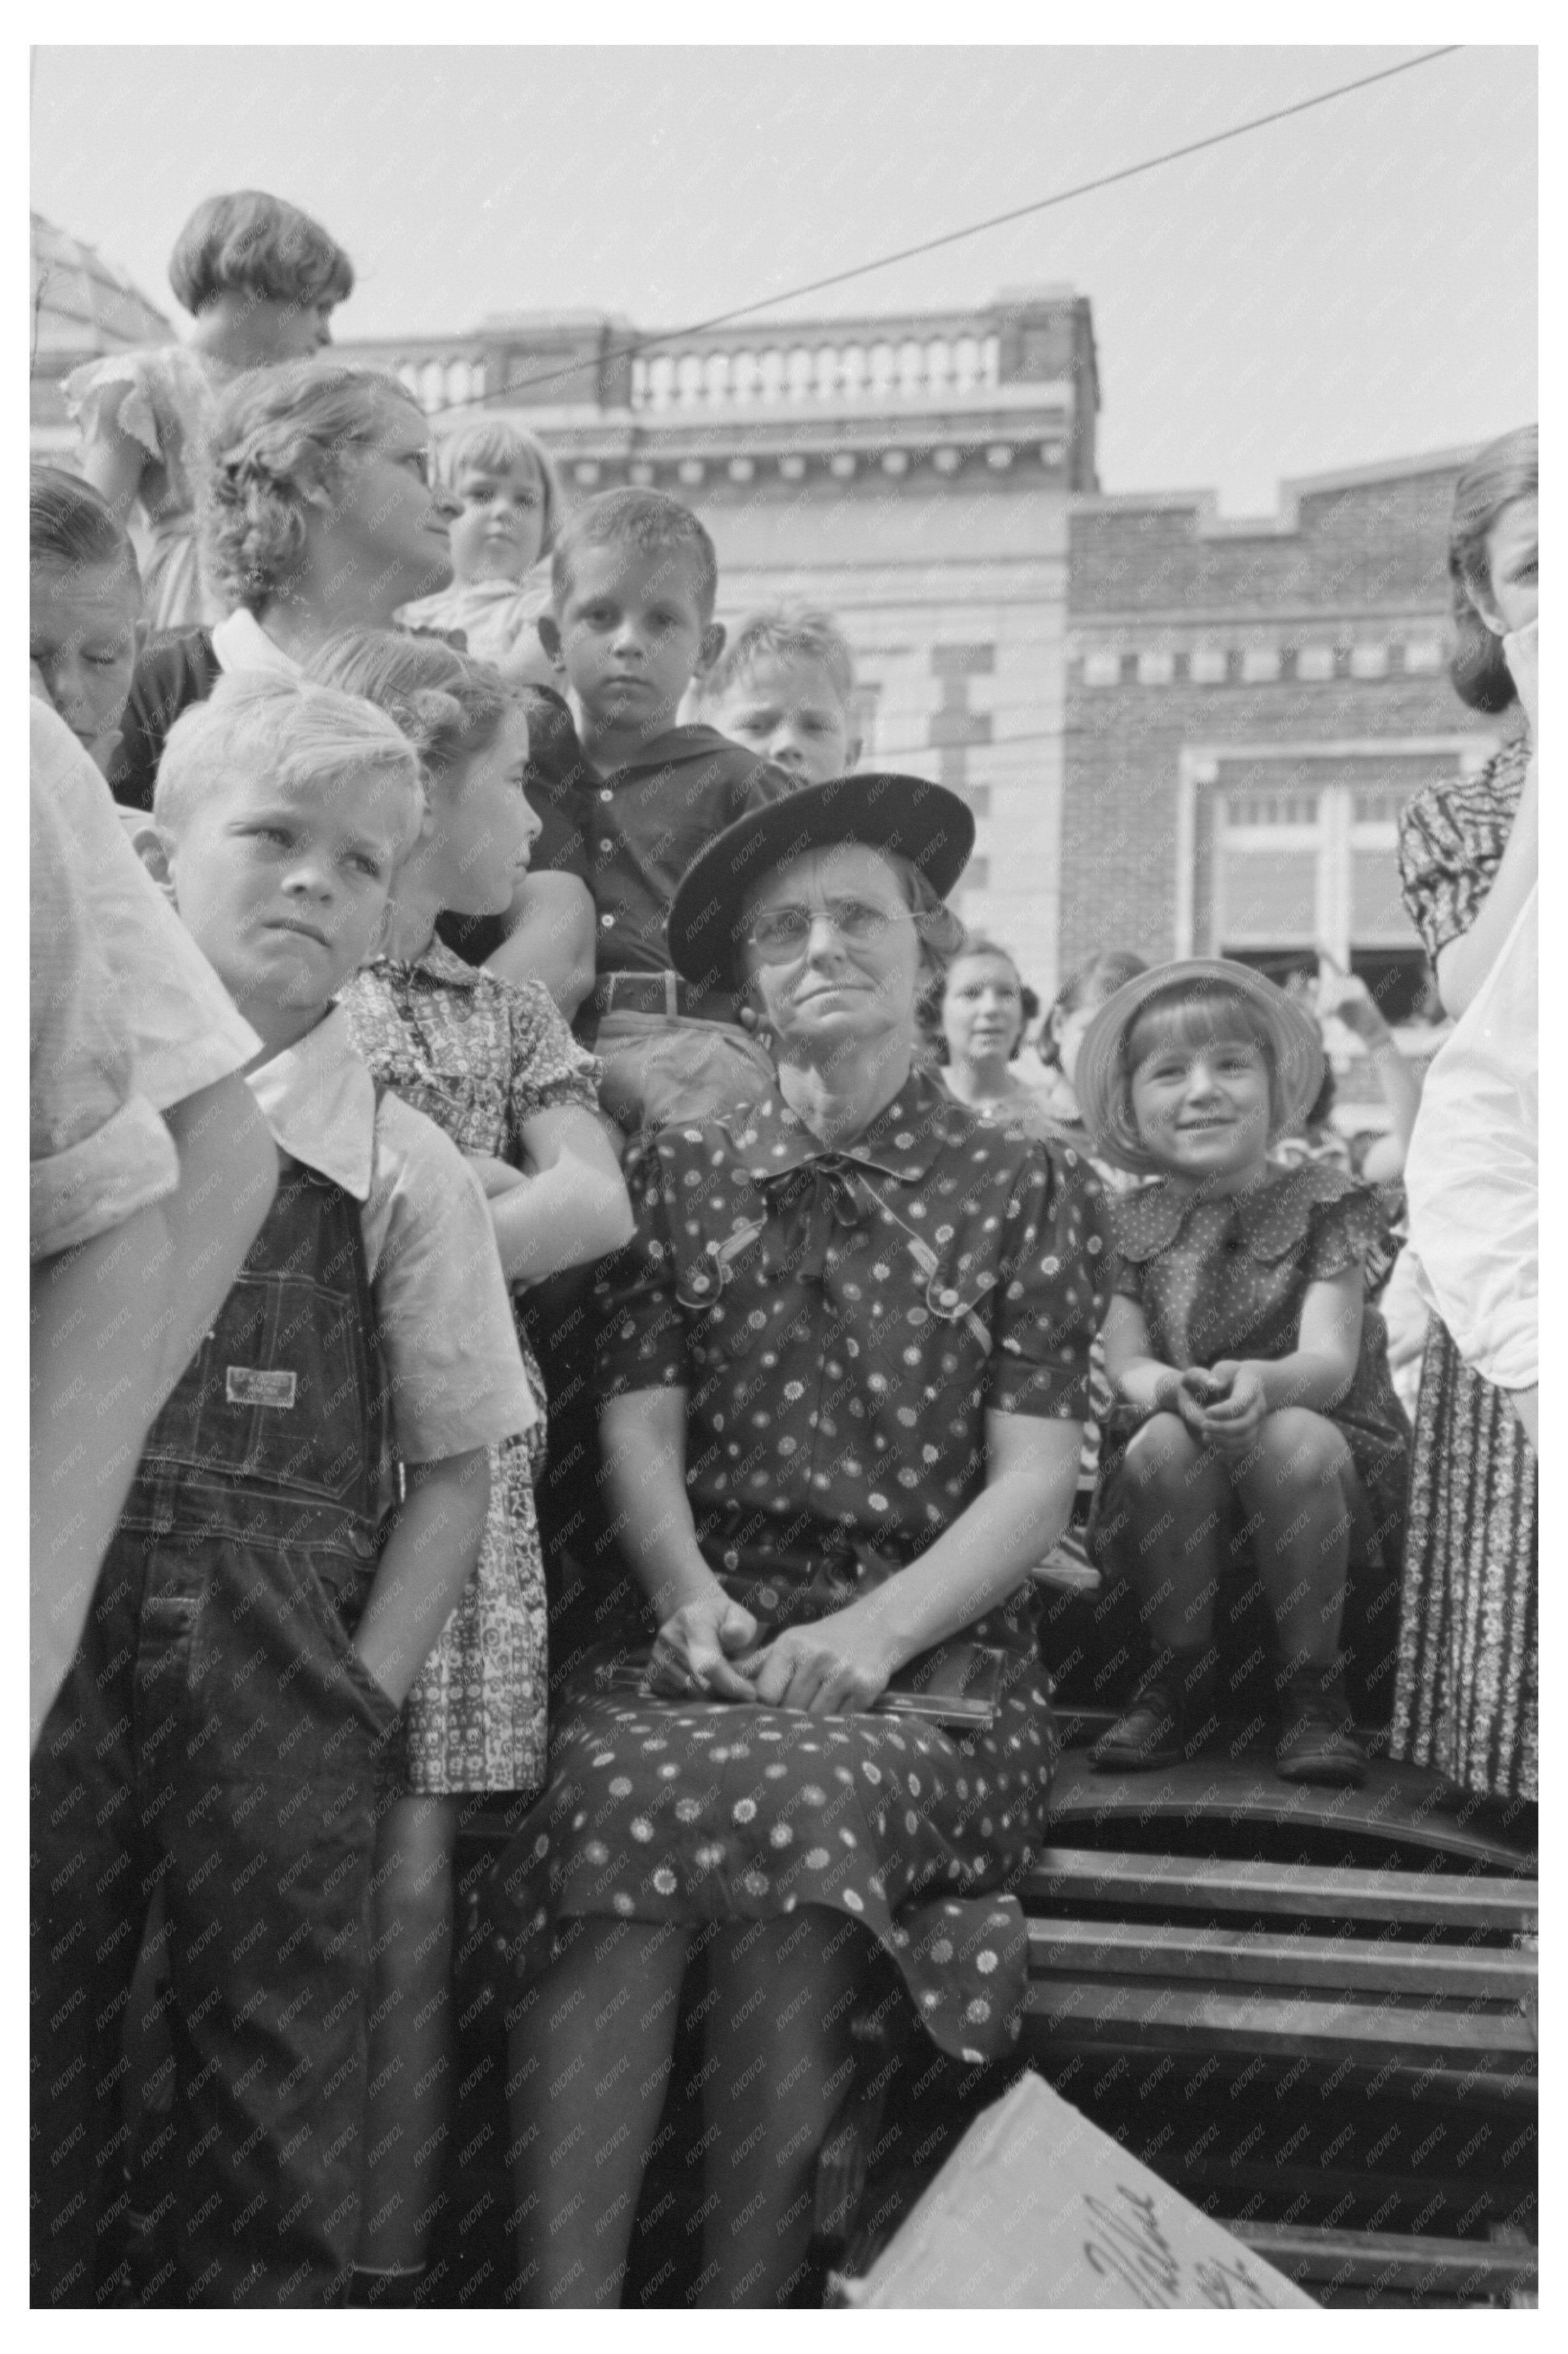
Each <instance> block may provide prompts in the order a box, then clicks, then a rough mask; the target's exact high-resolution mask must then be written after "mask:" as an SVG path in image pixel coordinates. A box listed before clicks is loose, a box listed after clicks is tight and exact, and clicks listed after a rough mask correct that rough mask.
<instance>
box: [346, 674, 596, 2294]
mask: <svg viewBox="0 0 1568 2354" xmlns="http://www.w3.org/2000/svg"><path fill="white" fill-rule="evenodd" d="M311 670H312V675H313V676H315V677H318V678H320V679H322V680H323V681H325V682H326V683H327V684H331V685H334V686H338V687H341V688H343V689H344V691H345V692H347V693H348V694H351V695H365V696H366V698H367V699H368V700H369V701H371V702H373V703H376V704H377V705H380V707H381V708H382V709H383V710H385V711H387V712H388V713H390V715H391V716H392V717H393V718H395V719H396V720H397V723H398V725H399V726H401V727H402V729H403V731H404V733H405V734H406V735H407V736H408V737H409V738H410V740H411V741H412V742H413V744H414V746H415V748H416V749H417V750H418V754H419V757H420V760H421V763H422V765H423V767H424V770H425V775H426V779H427V790H428V792H429V803H430V826H429V832H427V833H426V834H425V835H424V836H423V838H422V839H421V840H420V842H419V843H418V844H417V845H416V847H415V849H414V850H413V852H412V853H411V854H410V855H409V857H408V861H407V862H406V863H405V864H404V865H403V866H402V867H401V868H400V870H399V872H398V877H397V893H396V896H395V899H394V905H393V911H392V916H391V918H390V929H389V937H388V942H387V953H386V954H385V955H383V956H381V957H378V958H377V959H376V962H375V963H374V964H373V965H371V966H369V967H368V968H367V969H366V970H364V971H363V972H361V973H359V974H358V975H356V977H355V981H354V983H353V985H352V986H351V988H350V989H349V991H347V992H346V997H345V1002H346V1004H347V1008H348V1013H349V1020H350V1023H351V1024H352V1027H353V1031H354V1040H355V1046H356V1047H357V1048H358V1050H359V1052H360V1054H361V1055H363V1056H364V1058H365V1060H366V1062H367V1063H368V1064H369V1066H370V1067H371V1069H372V1071H373V1072H374V1073H375V1075H376V1079H377V1080H378V1081H379V1082H381V1083H382V1084H383V1085H384V1086H386V1087H390V1088H391V1089H392V1090H393V1092H394V1093H395V1094H397V1095H399V1096H401V1097H403V1099H404V1101H405V1102H407V1103H411V1104H414V1105H415V1106H417V1108H418V1109H419V1110H420V1111H422V1112H424V1113H426V1114H427V1115H428V1116H429V1118H430V1119H433V1120H434V1121H435V1122H436V1124H437V1126H438V1127H440V1128H442V1129H445V1130H446V1132H447V1134H448V1135H449V1136H450V1138H451V1139H452V1141H453V1142H454V1143H455V1144H457V1145H458V1146H460V1147H461V1150H463V1151H464V1152H465V1153H467V1154H468V1155H469V1157H470V1158H471V1160H473V1161H476V1162H477V1164H478V1166H479V1169H480V1172H481V1175H482V1178H483V1180H484V1184H485V1190H486V1192H487V1193H488V1194H489V1195H490V1201H491V1212H492V1215H493V1220H494V1225H495V1237H496V1242H497V1245H498V1246H499V1248H500V1252H501V1260H502V1266H503V1269H504V1272H505V1274H506V1277H507V1279H508V1281H509V1282H510V1283H512V1284H513V1285H514V1286H517V1287H520V1288H521V1287H524V1286H526V1285H529V1284H532V1283H536V1282H538V1281H539V1280H540V1279H541V1278H544V1277H545V1276H547V1275H552V1274H554V1273H556V1270H557V1269H559V1268H561V1267H575V1266H581V1265H584V1264H587V1263H588V1262H590V1261H592V1260H594V1259H597V1258H599V1257H603V1255H604V1254H605V1253H606V1252H607V1251H611V1250H614V1249H616V1248H618V1247H619V1246H620V1244H622V1243H623V1242H624V1241H625V1240H626V1237H627V1235H628V1234H629V1233H630V1223H631V1221H630V1208H629V1205H628V1203H627V1198H626V1189H625V1186H624V1183H623V1182H622V1180H621V1176H620V1169H619V1166H618V1165H617V1161H616V1157H615V1154H614V1152H613V1150H611V1148H610V1146H609V1143H608V1142H607V1141H606V1140H605V1137H604V1136H603V1134H602V1132H601V1130H600V1129H599V1121H598V1117H597V1113H598V1106H597V1098H596V1096H595V1092H594V1081H595V1078H596V1076H597V1073H598V1066H597V1064H595V1063H594V1062H593V1060H592V1059H591V1058H590V1057H589V1056H588V1055H585V1054H584V1053H583V1052H582V1050H581V1049H580V1048H579V1047H578V1046H577V1045H576V1044H574V1043H573V1040H572V1038H571V1035H570V1034H569V1032H568V1031H567V1027H566V1025H565V1023H563V1022H562V1020H561V1018H560V1015H559V1014H558V1013H556V1009H555V1006H554V1005H553V1003H552V1002H551V1001H550V999H549V997H548V995H547V994H546V991H544V989H543V988H541V987H540V986H539V984H538V983H537V982H535V981H519V982H515V983H514V982H508V981H500V980H498V979H497V978H496V977H495V975H494V974H493V973H490V972H488V971H485V970H476V969H475V968H474V967H473V966H471V965H468V964H465V963H464V962H463V961H462V960H461V957H458V956H455V955H454V954H453V952H452V951H451V949H449V948H446V947H445V946H444V945H443V944H442V942H441V941H440V939H439V938H437V937H436V930H435V924H436V917H437V915H438V913H439V912H440V910H442V909H443V908H455V909H456V910H457V911H458V912H460V913H461V914H465V915H470V914H472V915H481V914H485V913H488V912H491V911H493V909H495V908H496V907H498V906H500V907H504V906H505V905H506V904H507V903H508V902H509V900H510V897H511V894H512V889H513V885H514V882H515V880H516V877H517V874H518V872H519V871H520V869H521V868H523V867H525V866H526V864H527V857H528V849H529V845H530V843H532V841H533V839H534V837H535V835H536V833H537V832H538V829H539V821H538V819H537V817H536V816H535V813H534V811H532V810H531V809H530V808H529V807H528V804H527V802H526V801H524V797H523V776H524V768H525V766H526V762H527V758H528V723H527V720H526V718H525V716H524V714H523V712H522V710H521V709H520V708H519V707H518V705H517V704H516V702H515V700H514V698H513V697H512V696H511V695H510V694H509V693H508V691H507V689H506V688H505V686H504V684H503V681H502V680H501V679H500V678H499V677H498V676H497V675H496V673H494V672H493V671H490V670H488V669H486V668H485V667H484V666H483V665H482V663H472V662H470V661H469V660H468V659H467V658H466V657H465V656H463V655H461V654H459V653H457V652H454V651H453V650H452V649H451V648H450V647H449V646H446V645H443V644H441V643H440V642H439V641H437V640H434V639H423V638H414V637H409V636H406V635H405V634H403V633H402V632H401V631H392V630H371V629H361V630H346V631H343V632H342V634H341V635H340V636H339V637H337V638H336V639H334V640H332V641H329V642H328V644H327V645H326V646H325V647H324V648H323V651H322V652H321V653H320V654H318V655H317V656H316V657H315V658H314V660H313V663H312V665H311ZM518 1338H519V1341H520V1342H521V1344H522V1350H523V1360H524V1366H525V1368H526V1370H527V1373H528V1378H529V1381H530V1384H531V1385H532V1387H533V1389H534V1393H535V1401H536V1403H537V1404H538V1405H539V1408H540V1415H539V1419H538V1421H537V1422H536V1423H535V1426H534V1427H533V1429H532V1430H531V1431H529V1432H528V1433H527V1434H526V1435H525V1437H523V1438H522V1439H519V1440H516V1441H514V1442H513V1443H511V1444H510V1445H508V1446H506V1447H501V1448H498V1449H497V1450H496V1453H495V1455H494V1457H493V1460H492V1464H491V1509H490V1520H489V1525H488V1526H487V1528H486V1531H485V1537H484V1543H483V1546H482V1551H481V1553H480V1560H479V1567H478V1570H477V1571H476V1573H475V1575H474V1577H473V1579H472V1581H471V1584H470V1585H469V1587H468V1590H467V1591H466V1593H465V1594H464V1596H463V1597H462V1599H461V1602H460V1603H459V1605H458V1606H457V1608H456V1609H455V1610H454V1611H453V1613H452V1615H451V1617H450V1618H449V1620H448V1621H447V1624H446V1626H445V1628H443V1629H442V1632H441V1635H440V1640H439V1641H438V1642H437V1644H436V1647H435V1649H434V1650H433V1651H432V1652H431V1654H430V1656H429V1659H428V1660H427V1661H426V1663H425V1665H424V1667H423V1668H422V1669H421V1670H420V1671H419V1674H418V1678H417V1679H416V1681H415V1683H414V1688H413V1690H412V1691H411V1692H410V1693H409V1695H408V1701H407V1702H406V1704H405V1707H404V1712H403V1741H404V1748H405V1755H404V1758H403V1761H402V1763H403V1789H402V1794H401V1795H400V1796H399V1797H397V1800H396V1802H395V1803H394V1804H392V1805H391V1806H390V1807H389V1808H388V1810H387V1814H386V1816H385V1817H384V1819H383V1823H382V1828H381V1834H380V1838H379V1840H378V1843H377V1850H376V1906H377V1918H376V1953H377V1956H378V1962H377V1973H378V1974H377V1981H376V1996H375V1999H374V2001H373V2004H372V2016H373V2019H374V2020H375V2021H376V2024H375V2026H374V2028H373V2031H372V2037H371V2051H370V2078H371V2084H372V2094H371V2101H370V2107H369V2112H368V2115H367V2118H366V2149H367V2150H368V2151H369V2152H370V2158H369V2160H368V2162H367V2174H366V2194H365V2215H366V2224H365V2226H364V2227H363V2232H362V2239H361V2248H360V2268H361V2270H362V2271H363V2272H365V2273H366V2274H376V2275H380V2276H382V2294H381V2296H380V2297H379V2298H378V2301H383V2302H384V2301H386V2296H387V2291H386V2278H387V2276H388V2275H390V2276H393V2277H394V2278H396V2279H399V2280H401V2281H402V2282H403V2283H404V2284H405V2288H404V2292H403V2293H402V2294H401V2295H399V2296H397V2297H395V2298H394V2301H404V2296H406V2290H407V2284H408V2277H409V2275H413V2276H415V2277H417V2276H418V2270H419V2267H420V2266H422V2264H424V2261H425V2254H426V2243H427V2240H428V2234H429V2214H430V2186H429V2181H428V2180H427V2179H425V2177H426V2175H428V2173H429V2168H428V2167H427V2168H424V2169H423V2171H421V2164H422V2161H421V2158H420V2155H419V2153H420V2152H421V2151H424V2150H426V2149H427V2148H428V2145H429V2141H430V2137H431V2136H432V2135H439V2133H440V2129H441V2127H442V2126H443V2124H444V2120H445V2114H446V2086H445V2084H444V2081H443V2078H444V2074H445V2070H444V2068H443V2066H442V2065H441V2064H440V2063H441V2062H443V2060H444V2059H445V2057H446V2054H447V2052H448V2048H449V2045H450V2017H449V2010H450V2006H449V2005H448V2003H447V2001H446V1999H445V1995H446V1989H447V1986H448V1981H449V1978H450V1948H451V1912H452V1860H453V1850H454V1845H455V1841H456V1837H457V1830H458V1819H459V1815H460V1813H461V1800H462V1799H463V1798H464V1797H475V1796H480V1795H482V1794H485V1793H515V1792H520V1791H521V1792H526V1791H529V1790H534V1789H536V1788H537V1787H539V1785H540V1784H541V1783H542V1782H543V1780H544V1769H545V1749H546V1689H547V1687H546V1656H545V1651H546V1635H545V1579H544V1564H543V1562H542V1560H541V1557H540V1548H539V1532H538V1522H537V1520H536V1518H535V1506H534V1480H535V1477H536V1476H537V1474H538V1472H539V1471H540V1469H542V1466H543V1463H544V1452H545V1448H544V1436H545V1416H544V1408H545V1403H546V1401H545V1394H544V1384H543V1383H542V1382H541V1380H540V1378H539V1372H538V1367H537V1364H536V1363H535V1359H534V1356H533V1352H532V1351H531V1350H530V1348H529V1346H528V1341H527V1337H526V1334H525V1333H524V1331H523V1329H522V1326H521V1324H519V1331H518ZM392 2062H397V2066H396V2067H394V2066H393V2065H392ZM393 2126H397V2127H398V2128H399V2129H400V2130H399V2131H398V2132H397V2133H394V2132H393V2131H392V2127H393ZM366 2293H367V2294H368V2292H366Z"/></svg>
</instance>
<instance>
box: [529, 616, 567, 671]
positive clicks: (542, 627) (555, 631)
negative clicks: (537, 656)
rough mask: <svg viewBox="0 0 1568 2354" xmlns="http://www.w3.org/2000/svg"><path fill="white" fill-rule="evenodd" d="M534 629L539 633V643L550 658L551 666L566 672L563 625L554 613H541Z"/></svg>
mask: <svg viewBox="0 0 1568 2354" xmlns="http://www.w3.org/2000/svg"><path fill="white" fill-rule="evenodd" d="M534 627H535V629H536V630H537V631H538V632H539V643H540V644H541V645H542V646H543V647H544V649H545V652H546V653H547V654H548V656H549V658H550V663H551V666H552V667H553V668H554V669H556V670H565V668H566V666H567V663H566V657H565V655H564V654H563V653H562V652H561V625H560V623H559V622H558V621H557V620H556V617H555V615H554V613H541V614H540V616H539V618H538V620H536V621H535V624H534Z"/></svg>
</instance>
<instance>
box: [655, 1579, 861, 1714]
mask: <svg viewBox="0 0 1568 2354" xmlns="http://www.w3.org/2000/svg"><path fill="white" fill-rule="evenodd" d="M757 1637H758V1624H757V1620H756V1619H755V1618H754V1617H752V1615H751V1613H750V1611H749V1610H746V1609H743V1608H742V1606H741V1605H740V1604H739V1603H738V1602H732V1601H731V1600H730V1598H729V1596H727V1595H726V1594H725V1593H724V1592H723V1591H722V1589H719V1588H715V1591H714V1592H713V1593H712V1594H710V1595H702V1596H698V1597H697V1598H696V1599H694V1600H693V1601H690V1602H686V1603H683V1605H682V1606H681V1607H680V1609H678V1610H676V1611H674V1612H673V1614H672V1615H671V1617H668V1618H666V1619H665V1621H664V1623H663V1625H662V1627H661V1628H660V1629H659V1636H658V1640H657V1641H656V1642H655V1644H654V1646H653V1654H652V1659H651V1660H650V1662H649V1682H650V1685H651V1687H652V1690H653V1691H657V1692H659V1693H661V1694H662V1695H664V1696H666V1697H674V1696H676V1695H682V1696H686V1695H695V1694H700V1695H702V1696H703V1697H705V1698H707V1699H712V1700H737V1701H755V1702H757V1703H758V1706H759V1707H763V1708H795V1709H800V1710H802V1711H803V1712H808V1713H810V1715H812V1716H832V1715H842V1714H845V1713H853V1712H855V1711H857V1710H861V1709H866V1708H869V1707H870V1706H871V1703H872V1702H873V1701H874V1700H875V1699H876V1698H877V1696H878V1694H879V1693H880V1692H882V1691H884V1690H885V1687H886V1684H887V1681H888V1678H889V1677H890V1676H891V1675H892V1674H893V1672H894V1670H895V1667H896V1666H897V1664H898V1662H897V1659H895V1657H894V1655H893V1653H892V1651H891V1650H890V1649H889V1648H888V1645H887V1642H886V1640H885V1638H884V1637H883V1636H882V1634H881V1633H880V1632H879V1630H878V1629H877V1628H875V1627H874V1625H872V1624H871V1623H870V1622H869V1621H868V1620H867V1619H866V1618H865V1617H864V1616H863V1614H862V1613H861V1612H859V1610H858V1609H856V1608H851V1609H848V1610H838V1611H834V1612H833V1613H832V1616H831V1617H826V1618H819V1619H817V1620H815V1621H814V1622H813V1623H812V1624H810V1626H804V1627H789V1628H785V1629H784V1631H783V1632H782V1633H781V1634H779V1635H776V1636H775V1637H774V1638H773V1640H772V1641H771V1642H770V1643H765V1644H763V1645H761V1646H760V1647H759V1648H753V1647H755V1646H756V1645H757Z"/></svg>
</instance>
